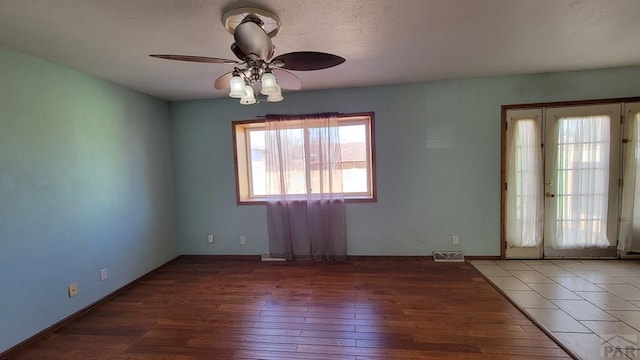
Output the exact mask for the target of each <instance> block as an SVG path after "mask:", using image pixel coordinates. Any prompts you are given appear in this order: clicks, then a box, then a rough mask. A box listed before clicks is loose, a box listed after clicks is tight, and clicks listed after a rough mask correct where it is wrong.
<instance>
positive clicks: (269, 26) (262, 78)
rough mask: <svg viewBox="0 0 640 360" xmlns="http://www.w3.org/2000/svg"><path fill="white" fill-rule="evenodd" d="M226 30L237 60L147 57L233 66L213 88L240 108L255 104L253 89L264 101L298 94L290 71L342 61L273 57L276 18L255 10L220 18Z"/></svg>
mask: <svg viewBox="0 0 640 360" xmlns="http://www.w3.org/2000/svg"><path fill="white" fill-rule="evenodd" d="M222 22H223V23H224V26H225V28H226V29H227V30H228V31H229V32H230V33H231V34H233V38H234V40H235V42H234V43H233V44H231V51H232V52H233V53H234V55H236V56H237V57H238V59H239V61H238V60H230V59H223V58H215V57H208V56H191V55H166V54H151V55H149V56H152V57H156V58H161V59H168V60H179V61H189V62H199V63H212V64H227V65H233V66H234V67H233V71H230V72H228V73H226V74H223V75H221V76H220V77H218V78H217V79H216V80H215V82H214V87H215V88H216V89H218V90H220V89H226V88H229V89H230V91H229V96H231V97H234V98H240V103H241V104H245V105H248V104H255V103H256V102H257V100H256V97H255V95H254V89H253V87H254V86H255V85H257V84H260V85H261V89H260V93H261V94H263V95H266V96H267V101H269V102H277V101H282V100H283V99H284V98H283V97H282V91H281V89H289V90H298V89H300V87H301V83H300V79H299V78H298V77H297V76H296V75H295V74H293V73H292V72H290V71H287V70H293V71H310V70H321V69H327V68H330V67H334V66H337V65H340V64H342V63H343V62H344V61H345V59H344V58H342V57H340V56H337V55H333V54H328V53H323V52H316V51H296V52H290V53H286V54H282V55H278V56H276V57H274V54H275V46H274V45H273V43H272V42H271V38H273V37H274V36H276V35H277V34H278V31H279V30H280V20H279V19H278V17H277V16H276V15H275V14H273V13H271V12H268V11H266V10H262V9H258V8H250V7H249V8H248V7H244V8H239V9H234V10H230V11H227V12H226V13H225V14H224V15H223V16H222Z"/></svg>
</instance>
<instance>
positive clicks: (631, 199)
mask: <svg viewBox="0 0 640 360" xmlns="http://www.w3.org/2000/svg"><path fill="white" fill-rule="evenodd" d="M626 138H627V141H626V143H625V154H624V161H625V163H624V177H623V180H622V212H621V214H620V218H621V221H620V239H619V242H618V248H619V249H620V250H622V251H624V252H640V164H639V162H640V143H639V142H638V139H640V113H636V114H635V116H634V117H633V118H632V120H631V126H630V129H629V131H628V133H627V136H626Z"/></svg>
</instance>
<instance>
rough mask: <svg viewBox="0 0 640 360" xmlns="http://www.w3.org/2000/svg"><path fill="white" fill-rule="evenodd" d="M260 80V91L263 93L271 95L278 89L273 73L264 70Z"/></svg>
mask: <svg viewBox="0 0 640 360" xmlns="http://www.w3.org/2000/svg"><path fill="white" fill-rule="evenodd" d="M260 82H261V83H262V90H261V91H260V92H261V93H262V94H263V95H271V94H273V93H275V92H277V91H278V84H277V83H276V77H275V75H273V73H270V72H266V73H264V74H262V79H260Z"/></svg>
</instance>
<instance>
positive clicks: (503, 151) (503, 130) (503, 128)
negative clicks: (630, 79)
mask: <svg viewBox="0 0 640 360" xmlns="http://www.w3.org/2000/svg"><path fill="white" fill-rule="evenodd" d="M628 102H640V97H629V98H609V99H593V100H577V101H558V102H544V103H529V104H512V105H502V106H501V123H500V144H501V145H500V257H501V258H502V259H505V258H506V249H507V241H506V234H505V224H506V208H505V205H506V204H505V202H506V194H505V189H506V182H507V179H506V176H507V174H506V159H507V143H506V142H507V141H506V140H507V138H506V135H507V121H508V119H507V111H508V110H518V109H533V108H548V107H564V106H585V105H603V104H614V103H628ZM587 256H588V255H587ZM618 256H619V255H618V254H616V257H618Z"/></svg>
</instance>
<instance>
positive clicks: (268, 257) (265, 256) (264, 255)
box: [261, 252, 287, 261]
mask: <svg viewBox="0 0 640 360" xmlns="http://www.w3.org/2000/svg"><path fill="white" fill-rule="evenodd" d="M261 260H262V261H287V259H283V258H277V257H271V254H270V253H268V252H263V253H262V258H261Z"/></svg>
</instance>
